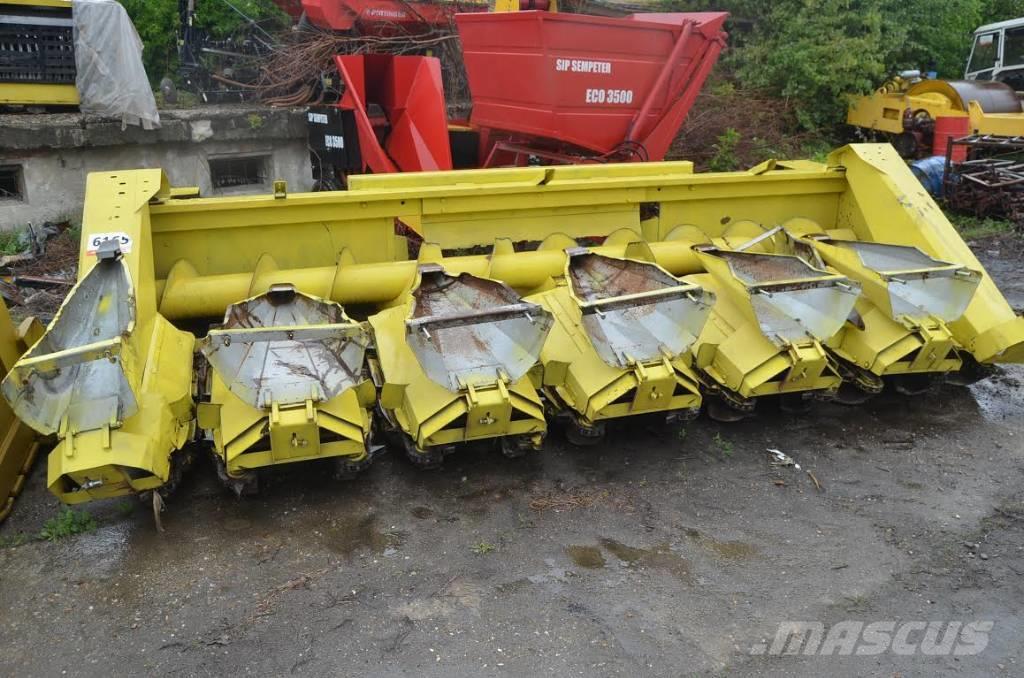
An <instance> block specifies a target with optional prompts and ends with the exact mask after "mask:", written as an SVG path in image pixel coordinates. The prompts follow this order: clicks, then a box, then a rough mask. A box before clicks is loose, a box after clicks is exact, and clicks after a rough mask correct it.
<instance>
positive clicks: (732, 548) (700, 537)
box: [686, 528, 757, 560]
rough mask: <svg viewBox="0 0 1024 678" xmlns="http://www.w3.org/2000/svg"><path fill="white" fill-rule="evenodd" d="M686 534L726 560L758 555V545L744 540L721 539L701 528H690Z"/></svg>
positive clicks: (699, 544)
mask: <svg viewBox="0 0 1024 678" xmlns="http://www.w3.org/2000/svg"><path fill="white" fill-rule="evenodd" d="M686 536H687V537H689V538H690V539H691V540H692V541H693V542H694V543H695V544H697V545H698V546H700V547H701V548H703V549H705V550H707V551H710V552H711V553H713V554H714V555H716V556H718V557H719V558H723V559H725V560H746V559H748V558H752V557H754V556H756V555H757V547H755V546H753V545H752V544H747V543H746V542H742V541H720V540H718V539H715V538H714V537H711V536H709V535H706V534H704V533H703V532H701V531H700V530H696V529H693V528H689V529H687V530H686Z"/></svg>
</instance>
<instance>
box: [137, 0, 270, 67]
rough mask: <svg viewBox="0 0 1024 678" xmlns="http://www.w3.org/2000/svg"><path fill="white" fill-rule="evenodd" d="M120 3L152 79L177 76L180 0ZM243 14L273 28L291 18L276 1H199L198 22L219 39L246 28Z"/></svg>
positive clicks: (144, 0)
mask: <svg viewBox="0 0 1024 678" xmlns="http://www.w3.org/2000/svg"><path fill="white" fill-rule="evenodd" d="M120 2H121V4H122V5H123V6H124V8H125V10H127V12H128V16H130V17H131V18H132V22H133V23H134V24H135V30H137V31H138V32H139V37H141V38H142V42H143V44H144V45H145V46H146V48H145V50H144V52H143V62H144V63H145V66H146V73H147V74H148V75H149V79H150V81H152V82H153V83H154V84H155V83H158V82H159V81H160V79H161V78H163V77H164V76H165V75H167V76H171V77H174V75H175V74H176V72H177V69H178V34H179V24H180V20H179V17H178V1H177V0H120ZM228 2H230V4H228ZM232 6H234V7H235V8H237V9H238V11H235V9H233V8H232ZM239 12H241V14H240V13H239ZM242 14H244V15H245V16H246V17H248V18H249V19H251V20H253V21H256V22H259V23H260V25H266V26H270V27H272V28H280V27H282V26H285V25H287V20H288V18H287V16H286V15H285V14H284V12H282V11H281V10H280V9H278V7H277V6H276V5H275V4H274V2H273V0H196V25H198V26H200V27H202V28H204V29H206V30H208V31H210V34H211V35H213V36H214V37H216V38H224V37H227V36H229V35H231V34H232V33H234V32H236V31H238V30H240V29H242V28H244V27H245V26H246V24H247V22H246V19H245V18H243V17H242Z"/></svg>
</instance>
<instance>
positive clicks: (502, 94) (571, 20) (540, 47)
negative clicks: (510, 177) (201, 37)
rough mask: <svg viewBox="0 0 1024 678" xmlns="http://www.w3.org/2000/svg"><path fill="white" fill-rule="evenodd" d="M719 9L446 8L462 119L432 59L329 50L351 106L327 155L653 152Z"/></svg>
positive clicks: (374, 162)
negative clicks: (458, 53) (463, 93)
mask: <svg viewBox="0 0 1024 678" xmlns="http://www.w3.org/2000/svg"><path fill="white" fill-rule="evenodd" d="M306 1H307V2H308V1H310V0H306ZM726 16H727V15H726V14H725V13H724V12H698V13H674V14H641V15H632V16H628V17H624V18H608V17H596V16H587V15H581V14H553V13H548V12H539V11H524V12H509V13H495V14H459V15H456V18H455V20H456V24H457V26H458V30H459V35H460V37H461V39H462V45H463V53H464V60H465V65H466V71H467V74H468V78H469V88H470V91H471V94H472V104H473V108H472V113H471V115H470V118H469V121H468V125H467V124H464V123H465V122H466V121H461V122H462V124H460V125H458V126H455V127H448V126H446V125H445V119H446V106H445V97H444V89H443V86H442V83H441V65H440V62H439V61H438V60H437V59H436V58H433V57H424V56H390V55H372V56H339V57H337V58H336V63H337V67H338V72H339V76H340V79H341V81H342V82H343V83H344V85H345V87H344V94H343V96H342V99H341V100H340V101H339V102H338V104H337V107H338V108H340V109H342V110H343V111H347V112H348V114H350V115H351V120H352V127H353V128H354V129H355V131H356V132H355V133H354V136H357V137H358V139H357V140H356V143H357V144H358V147H357V148H358V150H357V151H355V152H352V153H349V154H347V155H346V159H345V162H346V163H348V164H346V165H345V166H344V169H340V168H338V166H337V165H335V167H336V169H338V173H339V174H342V175H344V174H347V173H350V172H367V171H369V172H374V173H382V172H409V171H422V170H435V169H437V170H443V169H451V168H452V166H453V165H454V166H457V167H497V166H515V165H525V164H527V163H529V162H535V161H537V160H540V161H541V162H543V163H546V164H552V163H556V164H557V163H581V162H603V161H649V160H662V159H664V157H665V154H666V153H667V151H668V148H669V145H670V144H671V143H672V141H673V139H674V138H675V137H676V135H677V134H678V132H679V129H680V127H681V126H682V123H683V121H684V119H685V118H686V115H687V113H688V112H689V111H690V108H691V107H692V106H693V102H694V100H695V99H696V97H697V94H698V93H699V92H700V90H701V88H702V87H703V85H704V82H705V80H706V78H707V76H708V74H709V73H710V71H711V68H712V67H713V66H714V64H715V62H716V61H717V59H718V56H719V54H720V53H721V50H722V48H723V47H724V45H725V33H723V32H722V26H723V24H724V22H725V19H726ZM371 111H373V113H371ZM466 135H470V137H469V139H470V141H469V144H468V146H469V148H470V149H471V151H473V152H472V153H471V157H470V159H469V161H468V162H467V161H466V160H465V158H466V153H464V151H465V148H466V146H467V144H466V143H465V141H464V139H466V138H467V137H466ZM456 138H458V139H459V140H460V141H458V142H456V141H455V140H456ZM450 143H452V144H456V143H458V146H459V152H458V153H455V152H454V151H453V147H450V146H449V144H450ZM321 146H322V147H325V148H326V145H325V144H321ZM355 148H356V147H354V146H353V145H352V144H351V143H350V144H349V150H350V151H353V150H354V149H355ZM357 157H358V161H356V160H353V159H354V158H357ZM453 161H454V162H453Z"/></svg>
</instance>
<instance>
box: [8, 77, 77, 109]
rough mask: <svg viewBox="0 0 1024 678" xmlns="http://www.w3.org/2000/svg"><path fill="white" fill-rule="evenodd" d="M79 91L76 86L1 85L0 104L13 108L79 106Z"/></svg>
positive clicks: (14, 83)
mask: <svg viewBox="0 0 1024 678" xmlns="http://www.w3.org/2000/svg"><path fill="white" fill-rule="evenodd" d="M79 103H80V100H79V98H78V89H77V88H76V87H75V86H74V85H54V84H39V83H18V82H5V83H0V104H6V105H11V106H77V105H78V104H79Z"/></svg>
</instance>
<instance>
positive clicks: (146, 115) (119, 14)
mask: <svg viewBox="0 0 1024 678" xmlns="http://www.w3.org/2000/svg"><path fill="white" fill-rule="evenodd" d="M72 17H73V21H74V31H75V68H76V69H77V71H78V74H77V76H76V78H75V84H76V86H77V87H78V96H79V98H80V99H81V104H80V105H79V108H80V110H81V111H82V112H83V113H89V114H92V115H100V116H103V117H106V118H120V119H121V126H122V128H123V127H124V126H126V125H142V127H143V128H144V129H153V128H154V127H159V126H160V114H159V113H158V112H157V110H156V100H155V99H154V98H153V90H151V89H150V87H149V78H147V77H146V69H145V67H144V66H143V65H142V40H141V39H140V38H139V34H138V33H137V32H136V31H135V26H134V25H133V24H132V20H131V19H130V18H129V17H128V13H127V12H125V10H124V7H122V6H121V5H120V4H118V3H117V2H116V1H115V0H74V3H73V11H72Z"/></svg>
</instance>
